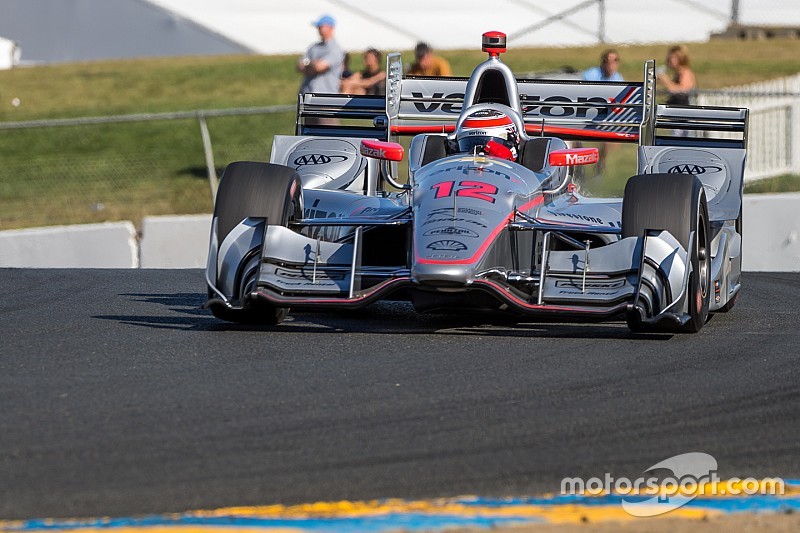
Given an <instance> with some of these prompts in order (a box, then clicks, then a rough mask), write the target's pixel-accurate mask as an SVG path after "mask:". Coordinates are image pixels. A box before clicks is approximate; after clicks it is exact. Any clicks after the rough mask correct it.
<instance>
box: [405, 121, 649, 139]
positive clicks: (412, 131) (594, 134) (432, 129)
mask: <svg viewBox="0 0 800 533" xmlns="http://www.w3.org/2000/svg"><path fill="white" fill-rule="evenodd" d="M455 129H456V126H455V124H444V125H442V124H440V125H438V126H437V125H433V124H428V125H419V126H392V133H396V134H398V135H419V134H420V133H452V132H453V131H455ZM525 131H526V132H527V133H533V134H535V135H539V133H542V127H541V126H540V125H536V124H526V125H525ZM543 133H545V134H551V135H555V136H558V135H571V136H573V137H579V138H580V137H584V138H586V139H605V140H609V141H621V142H636V141H637V140H639V134H638V133H622V132H618V131H601V130H585V129H581V128H563V127H560V126H545V127H544V131H543Z"/></svg>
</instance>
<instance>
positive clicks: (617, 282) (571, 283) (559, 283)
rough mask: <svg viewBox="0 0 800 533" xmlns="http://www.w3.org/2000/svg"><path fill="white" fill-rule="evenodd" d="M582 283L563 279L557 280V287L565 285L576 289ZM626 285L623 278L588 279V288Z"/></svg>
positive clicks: (613, 287) (611, 287) (618, 287)
mask: <svg viewBox="0 0 800 533" xmlns="http://www.w3.org/2000/svg"><path fill="white" fill-rule="evenodd" d="M581 285H582V283H581V282H578V281H563V280H558V281H556V287H559V288H561V287H565V288H568V289H574V288H576V287H578V288H580V286H581ZM624 286H625V280H622V279H620V280H615V281H586V288H587V289H620V288H622V287H624ZM611 294H613V293H611Z"/></svg>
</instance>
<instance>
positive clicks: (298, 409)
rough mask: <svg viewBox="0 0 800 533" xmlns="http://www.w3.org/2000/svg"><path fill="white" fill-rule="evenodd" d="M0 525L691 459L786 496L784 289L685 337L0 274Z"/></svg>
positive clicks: (498, 491) (182, 286)
mask: <svg viewBox="0 0 800 533" xmlns="http://www.w3.org/2000/svg"><path fill="white" fill-rule="evenodd" d="M0 283H1V284H2V287H3V297H2V299H0V353H1V354H2V355H0V518H33V517H46V516H47V517H69V516H101V515H111V516H122V515H132V514H140V513H161V512H172V511H183V510H187V509H209V508H216V507H223V506H230V505H263V504H268V503H278V502H281V503H297V502H310V501H320V500H325V501H330V500H339V499H357V500H361V499H371V498H380V497H403V498H425V497H438V496H454V495H459V494H481V495H484V496H502V495H523V494H538V493H542V492H549V491H557V490H558V488H559V485H560V481H561V479H562V477H564V476H582V477H586V478H588V477H591V476H600V477H602V475H603V474H604V473H605V472H609V473H611V474H613V475H614V476H616V477H620V476H628V477H630V478H635V477H638V476H640V475H641V473H642V471H643V470H644V469H645V468H647V467H649V466H650V465H652V464H654V463H656V462H658V461H661V460H662V459H666V458H667V457H670V456H673V455H677V454H681V453H686V452H691V451H702V452H706V453H709V454H711V455H713V456H714V457H716V459H717V461H718V463H719V467H720V470H719V474H720V476H721V477H723V478H725V477H730V476H739V477H745V476H754V477H763V476H783V477H786V478H794V479H797V478H800V379H799V378H800V365H798V357H797V352H798V346H800V320H799V319H798V314H797V310H796V302H797V300H798V296H800V274H796V273H794V274H781V273H758V274H757V273H748V274H746V275H745V281H744V284H745V292H744V293H743V295H742V298H741V300H740V301H739V304H738V305H737V307H736V308H735V309H734V310H733V311H732V312H731V313H729V314H727V315H717V316H715V317H714V318H713V319H712V321H711V322H710V323H709V324H707V325H706V327H705V328H704V329H703V331H702V332H701V333H700V334H698V335H678V336H669V335H664V336H636V335H632V334H630V333H628V330H627V328H626V327H625V326H624V325H623V324H619V323H610V324H588V325H586V324H560V323H557V324H542V323H533V322H530V321H528V320H527V319H522V320H514V319H509V318H507V317H502V316H497V315H453V314H450V315H419V314H417V313H415V312H414V311H413V309H411V308H410V307H408V306H406V305H403V304H378V305H376V306H373V307H371V308H369V309H368V310H365V311H361V312H358V313H350V314H345V313H326V314H312V313H303V314H295V315H293V318H292V320H291V321H290V322H287V323H285V324H284V325H282V326H280V327H277V328H273V329H258V328H251V327H242V326H236V325H229V324H225V323H222V322H220V321H218V320H216V319H215V318H213V317H212V316H211V315H210V314H209V313H208V312H206V311H203V310H201V309H199V307H200V305H201V304H202V303H203V300H204V292H205V291H204V286H203V277H202V273H201V272H200V271H195V270H191V271H181V270H172V271H164V270H162V271H153V270H138V271H137V270H124V271H122V270H116V271H114V270H0Z"/></svg>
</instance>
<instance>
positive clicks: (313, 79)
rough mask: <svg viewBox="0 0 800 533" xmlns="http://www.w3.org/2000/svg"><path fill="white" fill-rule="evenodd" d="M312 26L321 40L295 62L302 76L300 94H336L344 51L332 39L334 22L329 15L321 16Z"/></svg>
mask: <svg viewBox="0 0 800 533" xmlns="http://www.w3.org/2000/svg"><path fill="white" fill-rule="evenodd" d="M313 24H314V26H316V27H317V31H319V36H320V39H321V40H320V41H319V42H318V43H314V44H313V45H311V47H310V48H309V49H308V52H306V55H305V56H303V57H302V58H301V59H300V60H299V61H298V62H297V71H298V72H300V73H302V74H303V76H304V78H303V84H302V85H301V86H300V92H301V93H338V92H339V83H340V80H341V77H342V63H343V61H344V50H342V48H341V47H340V46H339V44H338V43H337V42H336V41H335V40H334V38H333V34H334V32H335V28H336V21H335V20H334V19H333V17H332V16H330V15H323V16H321V17H320V18H319V20H317V21H316V22H314V23H313Z"/></svg>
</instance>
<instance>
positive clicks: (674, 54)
mask: <svg viewBox="0 0 800 533" xmlns="http://www.w3.org/2000/svg"><path fill="white" fill-rule="evenodd" d="M666 63H667V69H669V70H670V71H672V78H670V77H669V76H668V75H667V73H666V72H659V74H658V81H660V82H661V83H662V84H663V85H664V88H665V89H666V90H667V92H668V93H669V96H668V97H667V101H666V103H667V104H671V105H689V104H690V103H691V101H692V100H693V99H694V96H695V92H696V91H697V79H696V78H695V76H694V72H693V71H692V67H691V63H690V61H689V49H688V48H686V46H684V45H682V44H679V45H676V46H673V47H671V48H670V49H669V50H668V51H667V61H666Z"/></svg>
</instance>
